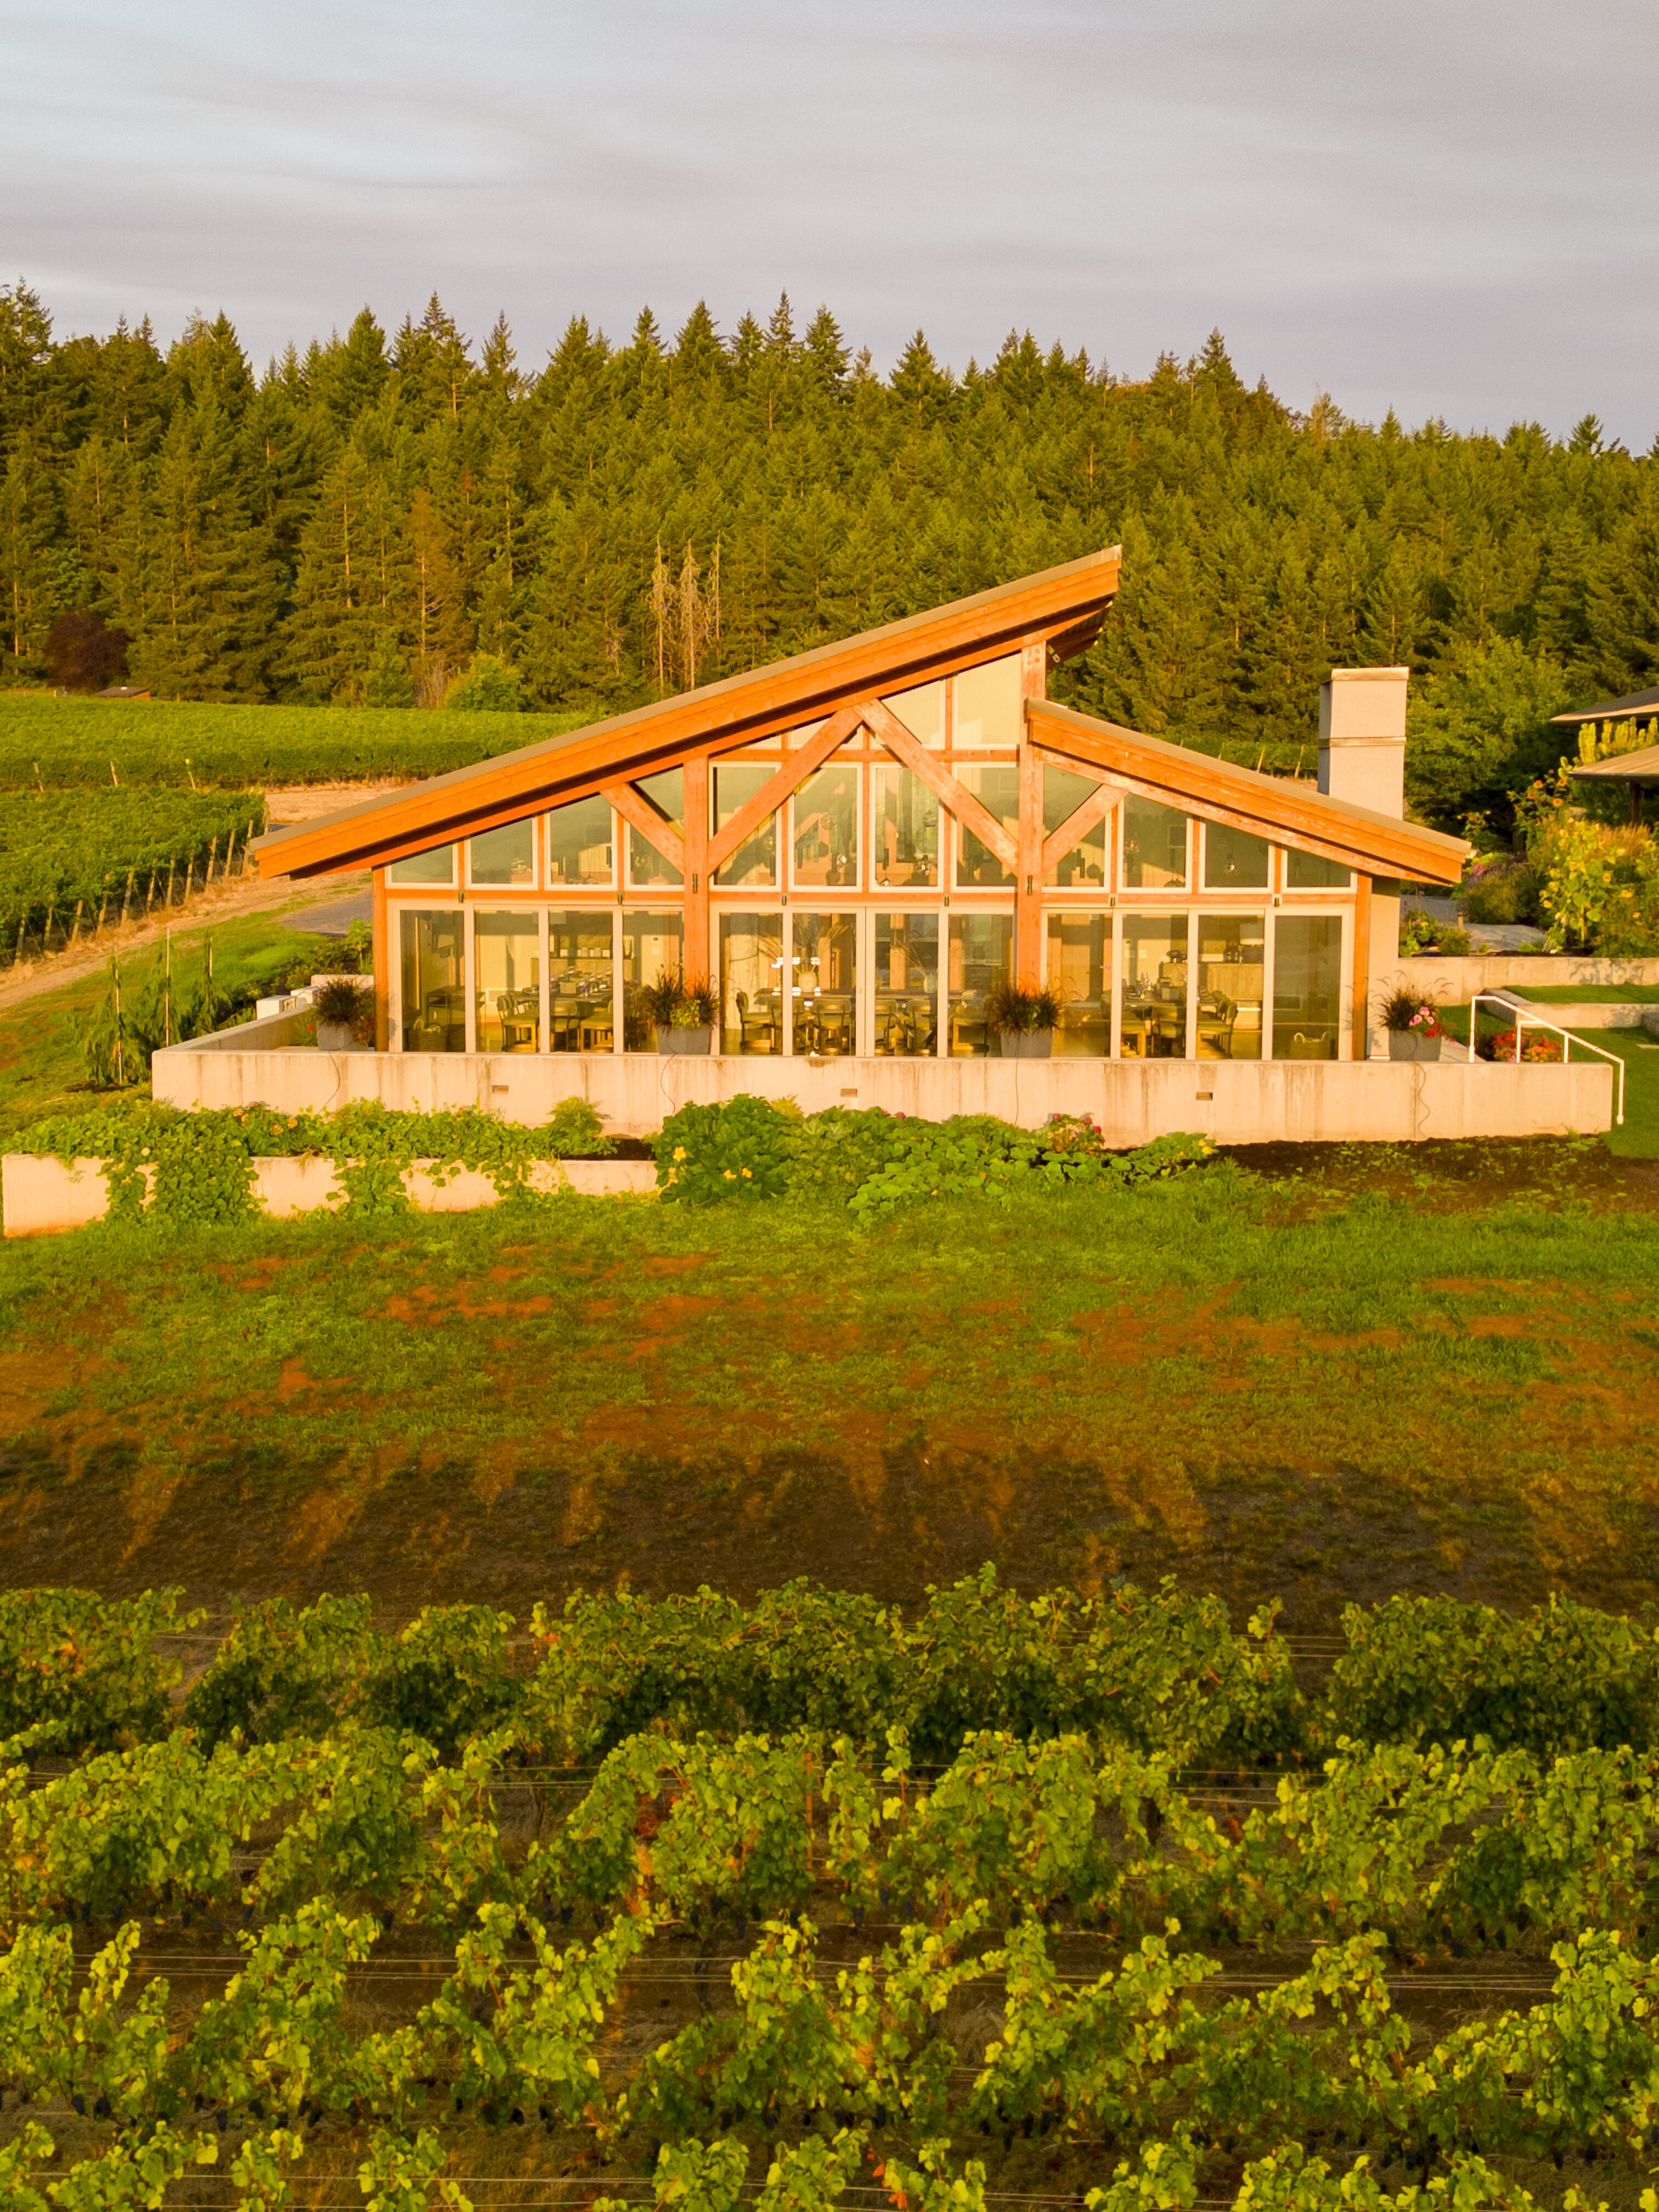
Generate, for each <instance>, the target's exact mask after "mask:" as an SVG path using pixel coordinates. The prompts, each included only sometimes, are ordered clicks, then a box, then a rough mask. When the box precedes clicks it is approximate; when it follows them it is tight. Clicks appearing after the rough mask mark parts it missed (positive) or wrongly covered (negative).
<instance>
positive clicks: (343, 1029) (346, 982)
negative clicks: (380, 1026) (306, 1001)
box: [311, 975, 374, 1052]
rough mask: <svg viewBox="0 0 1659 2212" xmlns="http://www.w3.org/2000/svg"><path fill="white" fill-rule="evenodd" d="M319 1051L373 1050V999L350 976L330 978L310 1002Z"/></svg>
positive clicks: (371, 995) (371, 993)
mask: <svg viewBox="0 0 1659 2212" xmlns="http://www.w3.org/2000/svg"><path fill="white" fill-rule="evenodd" d="M311 1009H312V1012H313V1013H314V1014H315V1015H316V1017H317V1049H318V1050H319V1052H362V1051H372V1050H373V1048H374V994H373V992H372V991H371V990H368V989H366V988H365V987H364V986H363V985H362V984H361V983H359V982H356V981H354V980H353V979H352V978H351V977H350V976H349V975H331V976H330V977H329V979H328V981H327V982H326V983H325V984H324V985H323V986H322V987H321V989H320V990H319V992H318V993H317V995H316V996H315V998H313V1000H312V1002H311Z"/></svg>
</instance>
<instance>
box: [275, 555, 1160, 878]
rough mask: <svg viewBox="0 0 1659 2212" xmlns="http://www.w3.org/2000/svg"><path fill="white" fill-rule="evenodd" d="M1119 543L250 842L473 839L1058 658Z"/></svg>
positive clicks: (1079, 633)
mask: <svg viewBox="0 0 1659 2212" xmlns="http://www.w3.org/2000/svg"><path fill="white" fill-rule="evenodd" d="M1120 556H1121V548H1119V547H1117V546H1115V545H1113V546H1109V547H1108V548H1107V549H1106V550H1105V551H1103V552H1100V553H1089V554H1085V556H1084V557H1083V558H1082V559H1081V560H1080V561H1068V562H1066V563H1065V564H1064V565H1063V566H1062V567H1060V568H1045V569H1043V570H1042V572H1041V573H1040V574H1037V575H1035V576H1024V577H1021V578H1020V579H1019V580H1018V581H1017V582H1014V583H1012V584H1000V585H998V586H996V588H995V589H994V590H992V591H988V592H976V593H975V595H974V596H973V598H971V599H957V600H954V601H952V603H951V605H949V606H943V607H934V608H932V609H930V610H929V611H927V613H925V614H919V615H909V616H907V617H905V619H904V620H903V621H902V622H896V623H884V624H883V626H882V627H881V628H880V629H871V630H865V631H864V632H862V633H861V634H860V635H859V636H857V637H852V638H847V639H845V640H843V641H842V642H840V643H839V644H836V645H823V646H817V647H814V648H813V650H812V651H811V652H810V653H795V654H793V656H792V657H791V658H790V659H787V660H776V661H773V662H771V663H770V664H769V665H767V666H765V667H763V668H756V669H751V670H750V671H748V672H747V673H746V674H744V675H742V676H729V677H726V678H725V679H724V680H723V681H722V682H720V683H719V684H703V685H702V686H701V687H700V688H699V689H698V690H695V691H684V692H681V693H680V694H678V696H676V697H674V698H671V699H663V700H659V701H658V702H656V703H655V704H654V705H653V706H649V707H636V708H634V709H633V711H632V712H631V713H629V714H613V715H611V717H610V718H609V720H605V721H603V722H593V723H590V724H589V725H588V726H587V727H586V729H581V730H573V731H571V732H569V733H568V735H566V736H563V737H557V738H544V739H542V740H541V742H540V743H539V744H527V745H521V746H520V747H518V748H517V750H514V751H513V752H510V753H501V754H498V755H497V756H496V757H495V759H494V760H489V761H482V762H480V763H478V764H477V766H476V767H474V768H465V769H453V770H452V771H451V773H450V774H448V775H437V776H432V777H429V778H428V779H427V780H426V781H424V782H422V783H416V784H410V785H409V786H408V787H406V788H405V789H404V790H401V791H397V792H392V793H389V794H388V795H387V796H386V797H385V798H383V799H367V800H363V801H362V802H361V803H360V804H358V805H355V806H347V807H343V808H341V809H340V811H338V812H337V813H334V814H326V815H323V816H321V817H319V819H318V820H316V821H314V822H306V823H298V824H296V825H295V826H294V827H293V828H291V829H275V830H272V831H270V833H269V834H268V835H267V836H264V837H261V838H258V839H257V840H256V841H255V842H254V844H253V846H252V851H253V852H254V853H255V854H257V855H258V863H259V872H260V873H261V874H262V875H264V876H312V875H321V874H326V873H328V872H331V871H333V870H335V869H339V868H361V867H368V866H371V865H373V864H374V863H376V862H378V861H380V860H392V859H396V858H397V857H398V855H399V854H404V853H409V852H416V851H419V850H420V849H421V848H422V847H424V846H428V845H440V844H444V843H447V842H448V841H449V840H450V839H452V838H454V837H459V836H471V835H472V834H474V833H475V832H477V831H478V830H480V829H489V828H491V827H493V826H494V825H495V823H499V822H508V821H513V820H515V819H517V818H518V817H520V816H522V815H525V814H527V813H531V812H534V811H538V809H539V808H540V807H542V806H544V805H559V804H560V803H561V802H562V800H563V799H568V798H574V797H576V796H579V795H580V792H581V791H582V790H583V789H587V790H592V789H595V788H597V787H598V785H599V783H601V782H605V781H613V780H614V779H616V778H617V777H619V776H621V777H627V778H629V779H633V778H637V777H639V776H642V775H651V774H653V771H654V770H656V769H659V768H667V767H671V766H672V765H673V763H675V762H676V761H678V760H683V759H684V757H686V755H687V754H688V753H696V752H698V751H701V750H706V749H708V745H709V744H710V741H711V740H714V741H717V742H718V743H719V744H720V745H722V746H728V745H740V744H752V743H755V742H757V740H758V739H760V738H767V737H772V736H775V734H776V733H777V732H779V731H781V730H788V729H793V728H795V727H797V726H799V724H801V723H803V722H810V721H813V720H816V719H817V717H818V716H819V715H821V714H828V713H829V712H830V711H831V710H832V709H833V708H835V707H836V705H837V704H838V703H839V702H841V701H842V700H844V699H846V698H847V697H848V696H850V695H853V694H858V693H865V694H871V693H873V694H877V695H879V694H880V693H883V692H888V693H891V692H896V691H902V690H908V689H910V688H911V687H913V686H914V685H915V684H927V683H930V682H932V681H933V678H936V677H940V676H951V675H954V674H955V673H956V672H957V671H958V670H959V669H963V668H969V667H971V666H973V665H975V662H978V661H982V660H991V659H996V658H998V657H999V655H1000V654H1001V653H1011V652H1014V651H1017V650H1018V647H1019V646H1020V643H1021V641H1023V640H1025V639H1028V638H1046V639H1047V640H1048V642H1049V644H1050V645H1051V647H1053V649H1054V651H1055V652H1056V653H1058V654H1059V655H1060V657H1061V658H1069V657H1070V656H1071V655H1072V654H1073V653H1080V652H1082V651H1083V650H1084V649H1085V647H1087V646H1089V645H1091V643H1092V642H1093V641H1094V639H1095V636H1096V635H1097V633H1098V631H1099V629H1100V625H1101V623H1102V622H1103V619H1104V617H1105V614H1106V610H1107V608H1108V607H1109V605H1111V602H1112V598H1113V595H1114V594H1115V592H1116V590H1117V579H1118V568H1119V565H1120Z"/></svg>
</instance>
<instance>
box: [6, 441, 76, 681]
mask: <svg viewBox="0 0 1659 2212" xmlns="http://www.w3.org/2000/svg"><path fill="white" fill-rule="evenodd" d="M59 530H60V524H59V518H58V494H57V488H56V486H55V485H54V484H53V483H52V477H51V476H50V474H49V473H48V471H46V467H45V466H44V465H43V464H42V463H41V461H40V459H39V458H38V456H37V455H36V453H35V452H34V450H33V443H32V441H31V440H30V439H29V437H28V435H27V432H24V433H23V434H21V435H19V436H17V437H16V438H15V439H14V440H13V442H12V447H11V451H10V452H9V453H8V454H7V456H6V463H5V473H4V475H3V476H0V624H3V629H0V684H17V683H28V682H36V681H38V680H39V678H40V675H41V674H42V673H43V671H44V670H45V666H46V659H45V655H46V632H47V630H48V629H50V628H51V627H52V617H53V616H54V615H56V614H58V612H60V611H61V610H62V608H63V607H64V605H65V604H71V605H72V604H73V603H74V600H75V599H76V598H78V597H80V596H81V592H80V590H79V589H78V588H77V586H80V585H81V584H82V579H81V577H80V576H79V575H78V574H76V573H75V572H73V571H71V573H70V575H69V576H68V577H67V578H66V577H64V574H63V564H62V562H61V561H60V560H59V558H58V556H57V553H56V550H55V547H56V542H57V540H58V535H59ZM66 584H67V586H68V588H67V590H65V588H64V586H65V585H66Z"/></svg>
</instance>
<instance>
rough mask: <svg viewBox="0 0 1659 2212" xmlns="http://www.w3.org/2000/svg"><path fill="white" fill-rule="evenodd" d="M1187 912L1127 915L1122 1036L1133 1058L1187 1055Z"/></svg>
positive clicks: (1126, 1053) (1125, 1051) (1127, 1055)
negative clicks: (1185, 913)
mask: <svg viewBox="0 0 1659 2212" xmlns="http://www.w3.org/2000/svg"><path fill="white" fill-rule="evenodd" d="M1187 972H1188V962H1187V916H1186V915H1184V914H1126V915H1124V917H1123V1007H1122V1013H1121V1037H1122V1051H1123V1056H1124V1057H1125V1058H1126V1059H1127V1060H1185V1059H1186V1057H1187Z"/></svg>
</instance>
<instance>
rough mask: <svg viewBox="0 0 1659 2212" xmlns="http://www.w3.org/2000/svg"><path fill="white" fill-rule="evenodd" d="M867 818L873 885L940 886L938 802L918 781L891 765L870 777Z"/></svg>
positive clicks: (874, 770)
mask: <svg viewBox="0 0 1659 2212" xmlns="http://www.w3.org/2000/svg"><path fill="white" fill-rule="evenodd" d="M870 789H871V799H870V818H871V821H872V823H873V824H874V836H875V846H874V853H873V858H872V866H873V868H874V871H875V878H876V881H877V883H878V884H917V885H921V884H926V885H927V887H928V888H929V889H933V887H934V886H936V885H937V884H938V882H939V801H938V799H936V798H935V797H934V796H933V793H932V792H931V791H929V789H928V788H927V785H926V784H925V783H924V782H923V781H922V780H921V777H920V776H919V775H916V774H915V772H914V771H913V770H912V769H908V768H901V767H900V766H899V765H898V763H897V762H896V761H892V762H883V763H879V764H878V766H876V767H875V768H872V769H871V771H870Z"/></svg>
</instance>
